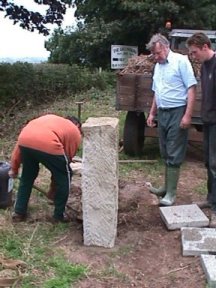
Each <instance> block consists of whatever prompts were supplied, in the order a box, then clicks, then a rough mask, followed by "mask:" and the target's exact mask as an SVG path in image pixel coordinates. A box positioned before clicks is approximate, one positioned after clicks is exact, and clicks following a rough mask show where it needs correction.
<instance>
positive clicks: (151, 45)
mask: <svg viewBox="0 0 216 288" xmlns="http://www.w3.org/2000/svg"><path fill="white" fill-rule="evenodd" d="M157 43H159V44H160V45H161V46H166V47H169V46H170V43H169V40H168V39H167V38H166V37H165V36H163V35H162V34H160V33H157V34H155V35H153V36H152V37H151V39H150V41H149V43H148V44H147V45H146V48H147V49H148V50H152V49H154V47H155V45H156V44H157Z"/></svg>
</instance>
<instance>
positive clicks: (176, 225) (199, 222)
mask: <svg viewBox="0 0 216 288" xmlns="http://www.w3.org/2000/svg"><path fill="white" fill-rule="evenodd" d="M160 215H161V218H162V219H163V221H164V223H165V224H166V226H167V228H168V229H169V230H175V229H180V228H181V227H207V226H208V225H209V219H208V217H206V215H205V214H204V213H203V211H202V210H201V209H200V208H199V207H198V206H197V205H196V204H189V205H178V206H170V207H160Z"/></svg>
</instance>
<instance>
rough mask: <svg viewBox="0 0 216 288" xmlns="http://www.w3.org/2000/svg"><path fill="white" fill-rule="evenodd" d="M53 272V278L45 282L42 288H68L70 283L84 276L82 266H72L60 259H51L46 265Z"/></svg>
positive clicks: (84, 268) (83, 267)
mask: <svg viewBox="0 0 216 288" xmlns="http://www.w3.org/2000/svg"><path fill="white" fill-rule="evenodd" d="M47 264H48V265H49V266H50V267H51V268H52V269H53V270H54V274H55V277H53V278H51V279H49V280H47V281H46V282H45V283H44V284H43V288H55V287H58V288H69V287H71V286H70V285H71V283H73V282H74V281H77V280H79V279H81V278H83V277H84V276H85V273H86V267H85V266H83V265H72V264H70V263H69V262H66V261H65V259H64V258H62V257H53V258H51V260H50V261H49V262H48V263H47Z"/></svg>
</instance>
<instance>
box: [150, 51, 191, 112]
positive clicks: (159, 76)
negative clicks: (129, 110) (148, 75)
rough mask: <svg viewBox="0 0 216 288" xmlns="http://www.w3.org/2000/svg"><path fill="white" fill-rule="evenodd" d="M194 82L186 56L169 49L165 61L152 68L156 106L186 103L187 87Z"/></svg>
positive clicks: (174, 105) (167, 106)
mask: <svg viewBox="0 0 216 288" xmlns="http://www.w3.org/2000/svg"><path fill="white" fill-rule="evenodd" d="M196 84H197V80H196V77H195V75H194V72H193V68H192V65H191V63H190V61H189V59H188V56H187V55H182V54H179V53H175V52H173V51H171V50H170V51H169V54H168V57H167V61H166V63H164V64H159V63H157V64H156V65H155V69H154V75H153V84H152V90H153V91H154V93H155V99H156V105H157V108H174V107H180V106H184V105H186V104H187V91H188V88H190V87H191V86H193V85H196Z"/></svg>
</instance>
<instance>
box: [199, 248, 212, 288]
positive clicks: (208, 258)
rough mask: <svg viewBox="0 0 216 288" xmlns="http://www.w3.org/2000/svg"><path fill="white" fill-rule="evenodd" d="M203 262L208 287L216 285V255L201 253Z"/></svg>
mask: <svg viewBox="0 0 216 288" xmlns="http://www.w3.org/2000/svg"><path fill="white" fill-rule="evenodd" d="M201 264H202V268H203V270H204V272H205V275H206V278H207V282H208V287H209V288H210V287H211V288H215V287H216V256H215V255H204V254H202V255H201Z"/></svg>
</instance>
